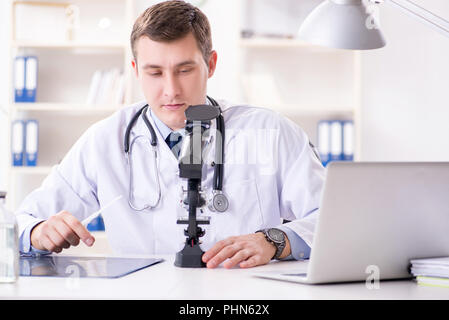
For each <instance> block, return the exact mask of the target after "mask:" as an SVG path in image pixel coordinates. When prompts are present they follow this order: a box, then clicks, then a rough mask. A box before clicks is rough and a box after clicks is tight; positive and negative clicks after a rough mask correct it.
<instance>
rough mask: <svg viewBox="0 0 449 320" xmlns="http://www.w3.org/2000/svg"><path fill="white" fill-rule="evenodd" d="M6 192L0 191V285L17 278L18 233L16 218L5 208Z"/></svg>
mask: <svg viewBox="0 0 449 320" xmlns="http://www.w3.org/2000/svg"><path fill="white" fill-rule="evenodd" d="M5 198H6V192H1V191H0V283H10V282H15V281H16V280H17V279H18V277H19V233H18V229H17V222H16V217H15V216H14V214H13V213H11V212H9V211H8V210H6V207H5Z"/></svg>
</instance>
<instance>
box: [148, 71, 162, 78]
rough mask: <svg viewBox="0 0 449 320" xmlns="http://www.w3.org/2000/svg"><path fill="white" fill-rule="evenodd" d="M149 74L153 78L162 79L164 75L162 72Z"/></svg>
mask: <svg viewBox="0 0 449 320" xmlns="http://www.w3.org/2000/svg"><path fill="white" fill-rule="evenodd" d="M147 74H148V75H149V76H151V77H160V76H161V75H162V72H159V71H158V72H148V73H147Z"/></svg>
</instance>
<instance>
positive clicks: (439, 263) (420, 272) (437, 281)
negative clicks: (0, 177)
mask: <svg viewBox="0 0 449 320" xmlns="http://www.w3.org/2000/svg"><path fill="white" fill-rule="evenodd" d="M410 264H411V267H410V272H411V274H412V275H413V276H414V277H416V281H417V283H418V284H420V285H428V286H437V287H447V288H449V257H438V258H427V259H414V260H411V261H410Z"/></svg>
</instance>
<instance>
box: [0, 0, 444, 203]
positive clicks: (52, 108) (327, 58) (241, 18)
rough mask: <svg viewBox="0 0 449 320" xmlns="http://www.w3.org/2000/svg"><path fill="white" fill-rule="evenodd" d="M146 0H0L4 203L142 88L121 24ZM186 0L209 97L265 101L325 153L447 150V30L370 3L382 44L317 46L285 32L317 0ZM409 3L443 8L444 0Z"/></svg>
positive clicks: (426, 157)
mask: <svg viewBox="0 0 449 320" xmlns="http://www.w3.org/2000/svg"><path fill="white" fill-rule="evenodd" d="M156 2H159V1H148V0H147V1H142V0H73V1H71V0H66V1H56V0H54V1H53V0H52V1H49V0H47V1H10V0H8V1H0V13H1V17H0V43H1V45H0V70H1V72H0V154H1V157H0V190H6V191H8V202H7V204H8V207H9V208H10V209H15V208H16V207H17V206H18V205H19V204H20V202H21V201H22V200H23V198H24V197H25V196H26V195H27V194H28V193H29V192H30V191H32V190H33V189H34V188H36V187H38V186H39V185H40V183H41V182H42V180H43V179H44V178H45V176H46V175H47V174H48V173H49V172H50V170H51V167H52V166H54V165H55V164H57V163H58V162H59V161H60V160H61V159H62V158H63V157H64V155H65V153H66V152H67V151H68V150H69V149H70V147H71V146H72V145H73V143H74V142H75V141H76V140H77V139H78V137H79V136H80V135H81V134H82V133H83V132H84V131H85V130H86V129H87V128H88V127H89V126H90V125H92V124H93V123H95V122H96V121H98V120H100V119H103V118H105V117H107V116H109V115H110V114H112V113H113V112H115V111H116V110H118V109H119V108H121V107H123V106H124V105H128V104H131V103H133V102H137V101H140V100H142V99H143V96H142V94H141V93H140V88H139V87H138V85H137V83H136V81H135V79H134V78H133V74H132V72H131V71H132V69H131V53H130V46H129V35H130V32H131V28H132V24H133V23H134V20H135V19H136V17H137V16H138V15H139V14H140V13H141V12H142V11H143V10H145V9H146V8H147V7H149V6H151V5H152V4H154V3H156ZM190 2H192V3H193V4H195V5H197V6H199V7H200V9H201V10H203V12H204V13H205V14H206V15H207V16H208V18H209V21H210V23H211V26H212V36H213V45H214V49H215V50H216V51H217V52H218V67H217V71H216V73H215V75H214V77H213V78H212V79H211V80H210V81H209V89H208V94H209V95H211V96H212V97H214V98H216V99H226V100H229V101H233V102H235V103H245V104H252V105H257V106H262V107H266V108H271V109H274V110H277V111H278V112H280V113H282V114H284V115H286V116H287V117H289V118H290V119H292V120H293V121H295V122H296V123H298V124H299V125H300V126H301V127H302V128H303V129H304V130H305V131H306V132H307V134H308V135H309V137H310V140H311V141H312V142H313V143H314V144H315V145H317V146H318V147H319V149H320V153H321V154H322V155H323V156H324V157H329V160H332V159H334V160H346V161H449V125H448V122H449V77H448V75H449V59H448V57H449V38H446V37H444V36H443V35H441V34H439V33H437V32H435V31H434V30H433V29H430V28H428V27H427V26H425V25H423V24H421V23H419V22H417V21H416V20H414V19H412V18H411V17H409V16H407V15H405V14H403V13H402V12H400V11H398V10H396V9H394V8H392V7H390V6H387V5H385V4H382V5H378V6H377V7H378V10H379V18H380V26H381V28H382V31H383V33H384V36H385V38H386V41H387V45H386V47H384V48H381V49H376V50H371V51H363V52H362V51H349V50H340V49H328V48H323V47H318V46H312V45H309V44H307V43H304V42H301V41H300V40H298V39H297V38H296V34H297V31H298V28H299V27H300V25H301V23H302V22H303V21H304V18H305V17H306V16H307V14H308V13H310V11H311V10H312V9H313V8H314V7H316V6H317V5H318V4H319V3H321V0H227V1H219V0H199V1H190ZM414 2H415V3H418V4H420V5H422V6H423V7H425V8H426V9H428V10H431V11H433V12H434V13H436V14H437V15H439V16H441V17H443V18H445V19H446V20H448V19H449V2H448V1H447V0H414ZM24 75H25V76H24ZM21 128H28V130H27V131H23V130H21ZM23 132H26V133H25V134H23ZM22 141H26V144H22ZM21 146H22V147H21ZM21 148H22V149H21ZM14 154H18V158H17V159H16V158H15V157H14V156H13V155H14ZM36 155H37V158H36V157H35V156H36ZM21 156H22V158H20V157H21ZM326 162H327V161H326Z"/></svg>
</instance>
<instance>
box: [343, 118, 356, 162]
mask: <svg viewBox="0 0 449 320" xmlns="http://www.w3.org/2000/svg"><path fill="white" fill-rule="evenodd" d="M343 160H345V161H353V160H354V122H353V121H350V120H348V121H344V122H343Z"/></svg>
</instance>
